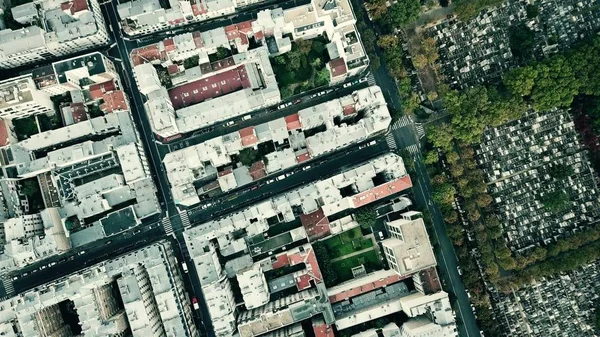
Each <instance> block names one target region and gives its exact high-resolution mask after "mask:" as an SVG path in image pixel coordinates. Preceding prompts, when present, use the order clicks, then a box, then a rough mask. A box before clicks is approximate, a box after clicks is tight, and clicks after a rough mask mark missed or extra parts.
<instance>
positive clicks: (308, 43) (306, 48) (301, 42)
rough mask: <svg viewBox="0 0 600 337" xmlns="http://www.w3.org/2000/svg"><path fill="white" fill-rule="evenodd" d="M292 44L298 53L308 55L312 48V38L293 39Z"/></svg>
mask: <svg viewBox="0 0 600 337" xmlns="http://www.w3.org/2000/svg"><path fill="white" fill-rule="evenodd" d="M294 44H295V45H296V48H298V50H299V51H300V53H301V54H303V55H308V53H310V51H311V49H312V39H310V40H305V39H298V40H294Z"/></svg>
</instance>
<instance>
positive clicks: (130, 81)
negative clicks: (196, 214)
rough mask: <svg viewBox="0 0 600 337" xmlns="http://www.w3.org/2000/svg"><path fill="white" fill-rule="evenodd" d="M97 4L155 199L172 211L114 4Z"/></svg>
mask: <svg viewBox="0 0 600 337" xmlns="http://www.w3.org/2000/svg"><path fill="white" fill-rule="evenodd" d="M101 8H102V14H103V15H104V17H105V18H107V19H108V20H107V24H108V25H109V26H110V27H111V29H110V30H111V34H112V37H113V40H114V41H115V42H116V45H115V47H116V52H118V56H119V58H120V59H121V62H116V65H117V66H118V67H119V68H120V70H121V71H120V74H121V78H122V79H123V82H124V86H125V91H126V92H127V94H128V95H129V97H130V98H131V101H130V105H131V115H132V117H133V120H134V122H135V124H136V126H137V127H138V130H139V132H140V136H141V138H142V143H143V144H144V149H145V151H146V153H147V154H148V162H149V164H150V167H151V169H152V175H153V178H154V182H155V185H156V188H157V190H158V193H157V194H158V197H159V201H160V203H161V206H163V210H166V212H167V214H168V215H171V214H175V213H176V212H177V209H176V208H175V205H174V203H173V199H172V198H171V194H170V193H169V183H168V181H167V178H166V175H165V174H163V173H162V171H163V168H162V161H161V157H160V154H159V151H158V147H157V145H156V143H155V142H154V134H153V132H152V128H151V127H150V123H149V121H148V119H147V118H146V114H145V111H144V106H143V102H144V101H143V99H142V96H141V93H140V92H139V90H138V88H137V84H136V82H135V79H134V77H133V69H132V67H131V64H130V62H129V49H128V48H127V46H126V45H125V41H124V40H123V36H122V31H121V29H120V28H119V27H120V26H119V21H118V16H117V12H116V6H115V4H114V2H113V1H111V2H109V3H105V4H103V5H102V6H101ZM113 49H114V48H113Z"/></svg>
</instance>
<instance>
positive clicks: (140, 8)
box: [117, 0, 265, 36]
mask: <svg viewBox="0 0 600 337" xmlns="http://www.w3.org/2000/svg"><path fill="white" fill-rule="evenodd" d="M263 1H265V0H209V1H202V2H200V1H191V0H186V1H175V0H170V1H169V2H168V4H169V6H168V7H166V8H165V7H163V6H162V5H161V2H160V1H158V0H135V1H129V2H125V3H121V4H119V5H118V6H117V11H118V13H119V18H120V19H121V26H122V27H123V31H124V32H125V33H126V34H127V35H130V36H136V35H148V34H152V33H155V32H159V31H162V30H167V29H173V28H175V27H181V26H185V25H189V24H191V23H194V22H201V21H205V20H208V19H213V18H217V17H220V16H224V15H229V14H233V13H235V12H236V10H237V9H240V8H243V7H245V6H249V5H254V4H258V3H261V2H263Z"/></svg>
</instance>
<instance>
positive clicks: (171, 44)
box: [163, 39, 175, 52]
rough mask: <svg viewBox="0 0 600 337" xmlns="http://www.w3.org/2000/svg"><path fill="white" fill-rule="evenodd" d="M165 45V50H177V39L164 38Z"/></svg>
mask: <svg viewBox="0 0 600 337" xmlns="http://www.w3.org/2000/svg"><path fill="white" fill-rule="evenodd" d="M163 45H164V46H165V50H166V51H168V52H169V51H173V50H175V41H173V39H166V40H164V41H163Z"/></svg>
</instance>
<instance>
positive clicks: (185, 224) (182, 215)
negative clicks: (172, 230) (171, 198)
mask: <svg viewBox="0 0 600 337" xmlns="http://www.w3.org/2000/svg"><path fill="white" fill-rule="evenodd" d="M179 217H180V218H181V223H182V224H183V228H186V227H188V226H190V218H189V216H188V212H187V211H186V210H184V211H183V212H179Z"/></svg>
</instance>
